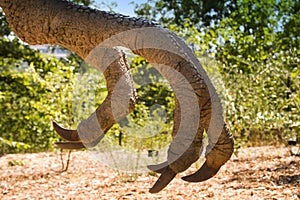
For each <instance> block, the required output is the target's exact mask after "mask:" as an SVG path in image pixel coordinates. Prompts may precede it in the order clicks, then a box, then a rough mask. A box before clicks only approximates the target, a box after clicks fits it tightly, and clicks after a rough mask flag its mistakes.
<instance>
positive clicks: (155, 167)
mask: <svg viewBox="0 0 300 200" xmlns="http://www.w3.org/2000/svg"><path fill="white" fill-rule="evenodd" d="M168 166H169V164H168V161H165V162H163V163H160V164H157V165H148V166H147V168H148V169H150V170H151V171H154V172H156V173H160V174H161V173H163V172H164V171H165V170H166V169H167V167H168Z"/></svg>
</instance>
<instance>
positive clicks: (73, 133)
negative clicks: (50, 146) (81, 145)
mask: <svg viewBox="0 0 300 200" xmlns="http://www.w3.org/2000/svg"><path fill="white" fill-rule="evenodd" d="M52 124H53V128H54V130H55V131H56V133H58V135H60V137H62V138H63V139H65V140H68V141H80V138H79V135H78V132H77V130H72V129H65V128H63V127H61V126H59V125H58V124H57V123H56V122H55V121H53V122H52Z"/></svg>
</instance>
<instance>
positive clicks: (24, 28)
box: [0, 0, 233, 192]
mask: <svg viewBox="0 0 300 200" xmlns="http://www.w3.org/2000/svg"><path fill="white" fill-rule="evenodd" d="M0 6H1V7H2V8H3V10H4V12H5V14H6V17H7V20H8V22H9V23H10V25H11V27H12V29H13V30H14V32H15V33H16V34H17V35H18V36H19V37H20V38H21V39H22V40H23V41H25V42H27V43H30V44H58V45H62V46H64V47H66V48H68V49H69V50H71V51H73V52H75V53H77V54H78V55H79V56H81V57H82V58H84V59H86V60H87V61H89V62H90V63H93V64H94V66H96V67H97V68H99V69H101V70H102V71H105V68H104V69H103V66H97V64H96V65H95V63H96V61H95V60H94V56H90V55H91V52H93V51H94V49H95V47H96V46H99V44H101V45H100V46H101V47H102V48H112V47H114V46H123V47H127V48H129V49H131V50H132V51H133V52H134V53H135V54H138V55H140V56H142V57H144V58H145V59H147V60H148V61H149V62H150V63H152V64H153V66H154V67H155V68H156V69H158V70H159V71H160V72H161V73H162V74H163V75H164V76H165V77H166V78H167V79H168V81H169V82H170V84H171V85H172V86H173V88H174V91H175V95H176V102H177V103H176V111H175V117H174V121H175V122H174V124H175V126H174V130H173V136H174V139H173V141H172V143H171V145H170V147H169V150H168V161H167V162H166V166H165V167H164V168H163V169H161V170H158V171H160V172H162V175H161V177H160V178H159V179H158V181H157V182H156V183H155V185H154V186H153V188H152V189H151V190H150V192H158V191H160V190H161V189H163V188H164V187H165V186H166V185H167V184H168V183H169V182H170V181H171V180H172V179H173V178H174V177H175V175H176V174H177V173H179V172H182V171H184V170H186V169H187V168H188V167H189V166H190V165H191V164H192V163H194V162H195V161H196V160H197V159H198V158H199V151H200V148H201V141H202V135H203V131H204V130H206V131H207V133H208V137H209V144H210V145H209V146H208V151H207V154H206V163H205V164H204V165H203V167H202V168H201V169H200V170H199V171H198V172H196V173H195V175H191V176H188V177H185V178H184V179H185V180H187V181H192V182H194V181H196V182H197V181H202V180H205V179H207V178H210V177H211V176H213V175H214V174H215V173H216V172H217V171H218V169H219V168H220V167H221V166H222V165H223V164H224V163H225V162H226V161H227V160H228V159H229V158H230V156H231V154H232V152H233V138H232V136H231V134H230V131H229V129H228V128H227V127H226V124H225V123H224V120H223V117H222V108H221V104H220V100H219V98H218V95H217V94H216V91H215V89H214V87H213V86H212V84H211V82H210V80H209V78H208V77H207V75H206V73H205V71H204V70H203V68H202V67H201V65H200V63H199V61H198V60H197V58H196V57H195V56H194V54H193V52H192V51H191V50H190V49H189V48H188V46H187V45H186V44H185V43H184V42H183V41H182V40H181V39H180V38H179V37H178V36H177V35H175V34H174V33H172V32H170V31H168V30H166V29H163V28H161V27H159V26H157V25H156V24H153V23H152V22H149V21H145V20H143V19H140V18H130V17H126V16H123V15H119V14H111V13H107V12H104V11H98V10H94V9H90V8H87V7H82V6H77V5H75V4H72V3H69V2H66V1H62V0H52V1H49V0H11V1H8V0H0ZM149 31H150V33H151V34H149ZM108 39H109V41H108ZM162 46H165V47H167V49H162V48H161V47H162ZM100 49H101V48H100ZM100 55H101V58H103V59H104V60H105V59H106V56H107V55H109V54H108V53H103V52H102V53H101V52H100ZM105 55H106V56H105ZM115 59H116V58H115ZM103 62H104V61H103ZM104 63H106V64H107V65H106V64H104V66H108V65H109V64H110V63H111V62H109V61H107V62H104ZM167 66H168V67H167ZM175 72H177V73H175ZM112 74H114V73H112ZM106 78H107V80H108V81H109V80H110V79H114V78H115V77H110V76H107V77H106ZM185 81H186V82H187V83H186V82H185ZM129 85H130V84H129ZM182 85H185V86H184V87H183V86H182ZM116 94H118V92H116ZM187 97H188V98H187ZM178 102H179V103H178ZM195 110H196V111H197V110H199V111H198V112H196V113H195ZM101 112H102V111H101ZM122 112H125V111H121V112H120V113H118V114H117V116H119V115H122V114H124V113H122ZM125 113H128V112H125ZM96 114H97V119H98V121H99V122H100V121H101V119H102V117H101V116H100V111H99V110H97V111H96ZM110 114H111V112H110ZM92 119H93V118H91V119H90V120H87V125H86V126H83V128H86V127H88V128H91V129H93V127H91V126H89V124H88V123H89V122H90V121H92ZM101 127H102V125H101ZM191 127H192V128H191ZM193 127H196V129H195V128H193ZM78 129H80V127H79V128H78ZM85 130H86V131H89V130H87V129H85ZM99 136H102V133H100V134H98V135H97V134H86V135H83V138H82V137H80V138H81V141H82V142H84V143H91V142H94V141H95V140H96V141H97V139H98V138H99ZM203 170H204V171H203ZM203 174H204V175H203Z"/></svg>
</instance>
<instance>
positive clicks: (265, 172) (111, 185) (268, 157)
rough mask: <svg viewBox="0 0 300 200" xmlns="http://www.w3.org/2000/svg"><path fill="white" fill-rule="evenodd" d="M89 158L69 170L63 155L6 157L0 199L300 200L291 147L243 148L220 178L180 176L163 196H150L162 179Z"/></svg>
mask: <svg viewBox="0 0 300 200" xmlns="http://www.w3.org/2000/svg"><path fill="white" fill-rule="evenodd" d="M86 154H87V152H84V151H83V152H74V153H72V154H71V161H70V166H69V169H68V171H67V172H59V170H60V169H61V160H60V153H59V152H57V153H53V152H52V153H37V154H14V155H13V154H10V155H5V156H3V157H1V158H0V174H1V177H0V199H5V200H6V199H109V200H110V199H172V200H173V199H188V200H192V199H239V200H241V199H289V200H290V199H300V157H299V156H291V154H290V153H289V149H288V148H286V147H255V148H247V149H242V150H240V151H239V153H238V154H237V155H234V156H233V157H232V159H231V160H230V161H229V162H227V163H226V165H224V166H223V167H222V168H221V170H220V172H219V173H218V174H217V175H216V176H215V177H214V178H212V179H210V180H208V181H205V182H202V183H187V182H184V181H183V180H181V179H180V177H181V176H182V175H183V174H180V175H177V177H176V178H175V180H173V181H172V182H171V183H170V184H169V185H168V186H167V187H166V188H165V189H164V190H163V191H161V192H160V193H158V194H150V193H149V192H148V189H149V188H150V187H151V186H152V185H153V184H154V182H155V181H156V179H157V175H149V173H144V174H142V175H140V176H138V177H131V176H129V175H125V174H120V173H118V172H116V171H114V170H112V169H109V168H108V167H105V166H103V165H102V164H100V163H99V162H96V161H94V160H90V159H89V158H88V156H87V155H86ZM64 156H65V157H66V155H64ZM193 167H194V168H195V166H193ZM192 170H195V169H191V170H189V171H188V172H187V174H188V173H191V171H192Z"/></svg>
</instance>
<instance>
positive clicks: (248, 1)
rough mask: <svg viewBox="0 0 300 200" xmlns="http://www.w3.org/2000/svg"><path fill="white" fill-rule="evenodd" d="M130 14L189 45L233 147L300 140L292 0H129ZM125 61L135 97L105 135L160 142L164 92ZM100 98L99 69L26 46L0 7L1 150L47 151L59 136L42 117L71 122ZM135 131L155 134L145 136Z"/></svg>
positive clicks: (298, 41)
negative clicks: (215, 99) (156, 24)
mask: <svg viewBox="0 0 300 200" xmlns="http://www.w3.org/2000/svg"><path fill="white" fill-rule="evenodd" d="M74 2H77V3H82V4H84V5H93V4H94V3H95V2H94V1H82V0H76V1H74ZM106 5H107V4H106ZM114 5H115V3H114V2H112V3H111V6H109V5H108V7H109V8H110V9H112V10H113V7H114ZM135 13H136V14H137V15H138V16H141V17H145V18H147V19H151V20H155V21H158V22H159V23H160V24H162V25H163V26H165V27H167V28H169V29H171V30H173V31H174V32H176V33H177V34H178V35H180V36H182V37H183V38H184V39H185V40H186V41H187V43H188V44H189V45H190V46H191V48H192V49H193V50H194V51H195V53H196V55H197V57H198V58H199V60H200V62H201V63H202V65H203V67H204V68H205V69H206V70H207V72H208V74H209V76H210V77H211V79H212V81H213V83H214V84H215V86H216V88H217V90H218V93H219V95H220V96H221V98H222V103H223V106H224V116H225V118H226V121H227V122H228V124H229V126H230V127H231V130H232V132H233V135H234V137H235V140H236V148H238V147H240V146H252V145H277V144H284V143H286V141H287V140H289V139H295V138H296V137H297V136H298V138H300V92H299V91H300V56H299V55H300V34H299V33H300V1H299V0H260V1H259V0H234V1H230V0H220V1H208V0H189V1H183V0H148V1H147V2H146V3H141V4H135ZM52 48H54V47H52ZM55 48H60V47H55ZM129 60H130V64H131V71H132V74H133V76H134V80H135V85H136V88H137V92H138V96H139V100H138V104H137V106H136V109H135V110H134V112H133V113H131V114H130V117H128V118H126V119H124V120H121V121H120V122H119V123H118V124H116V125H115V126H114V127H113V128H112V129H111V130H110V132H109V133H108V137H110V138H111V139H112V140H113V141H114V142H115V143H116V145H122V146H125V147H126V146H127V147H131V148H142V149H155V148H159V147H158V146H159V144H161V143H163V144H164V143H167V142H169V141H170V139H171V138H170V137H171V136H170V134H171V132H172V124H173V114H172V113H173V110H174V95H173V93H172V89H171V88H170V86H169V84H168V83H167V81H166V80H165V79H164V78H163V77H161V76H160V75H159V74H158V73H157V72H156V71H155V70H154V69H153V68H152V67H151V66H150V65H149V64H148V63H147V61H145V60H144V59H142V58H140V57H133V56H129ZM145 79H147V84H144V83H143V81H140V80H145ZM79 83H80V84H79ZM83 83H84V84H83ZM105 95H106V89H105V81H104V78H103V76H102V75H101V74H100V73H97V72H96V71H95V70H94V69H91V68H89V67H87V66H86V64H85V63H84V62H83V61H82V60H81V59H80V58H79V57H77V56H76V55H74V54H70V55H69V56H68V57H66V58H56V57H53V56H51V55H45V54H41V53H39V52H38V51H37V50H33V49H32V48H30V47H29V46H28V45H27V44H24V43H23V42H21V41H20V40H19V39H17V38H16V37H15V36H14V34H13V33H12V32H11V30H10V28H9V26H8V24H7V22H6V20H5V15H4V13H3V12H2V11H1V12H0V111H1V112H0V118H1V123H0V154H5V153H17V152H39V151H49V150H53V143H54V142H55V141H57V140H59V137H58V135H57V134H56V133H55V132H54V131H53V128H52V126H51V121H52V120H55V121H57V122H59V123H61V124H62V125H63V126H65V127H72V128H76V124H77V123H78V122H79V121H80V120H81V119H83V118H86V117H87V116H88V114H89V113H91V112H93V110H94V109H95V108H96V106H98V105H99V104H100V103H101V101H103V99H104V98H105ZM155 105H159V106H158V107H157V106H155ZM158 108H159V109H158ZM162 111H163V114H162V113H159V112H162ZM158 116H164V117H158ZM155 127H157V128H155ZM138 129H142V130H143V131H144V132H145V133H143V134H146V135H147V134H149V135H150V136H153V134H152V133H151V131H153V130H155V131H158V133H157V134H155V136H154V137H150V139H145V138H147V137H140V136H138V134H139V133H138V131H136V130H138ZM132 130H134V131H132ZM137 138H140V139H137ZM141 143H143V144H144V145H142V146H141V145H140V144H141Z"/></svg>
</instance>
